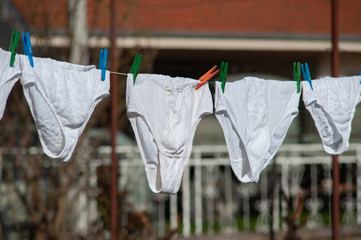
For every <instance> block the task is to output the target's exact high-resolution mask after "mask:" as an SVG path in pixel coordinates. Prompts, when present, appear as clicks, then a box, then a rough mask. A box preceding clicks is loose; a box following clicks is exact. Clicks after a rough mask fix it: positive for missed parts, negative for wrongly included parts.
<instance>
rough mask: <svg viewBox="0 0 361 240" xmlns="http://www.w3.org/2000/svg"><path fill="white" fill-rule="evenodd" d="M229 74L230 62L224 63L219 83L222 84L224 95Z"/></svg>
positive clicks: (220, 71)
mask: <svg viewBox="0 0 361 240" xmlns="http://www.w3.org/2000/svg"><path fill="white" fill-rule="evenodd" d="M227 72H228V62H223V61H222V64H221V69H220V70H219V78H218V81H219V82H221V83H222V84H221V87H222V92H223V93H224V87H225V86H226V81H227Z"/></svg>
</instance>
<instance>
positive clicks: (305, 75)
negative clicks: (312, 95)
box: [301, 63, 313, 91]
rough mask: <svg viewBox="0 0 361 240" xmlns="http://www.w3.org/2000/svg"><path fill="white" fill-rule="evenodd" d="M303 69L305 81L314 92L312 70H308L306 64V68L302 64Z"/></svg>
mask: <svg viewBox="0 0 361 240" xmlns="http://www.w3.org/2000/svg"><path fill="white" fill-rule="evenodd" d="M301 69H302V76H303V80H306V81H307V82H308V83H309V84H310V87H311V90H312V91H313V87H312V82H311V74H310V70H309V69H308V64H307V63H305V67H303V64H301Z"/></svg>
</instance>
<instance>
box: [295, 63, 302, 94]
mask: <svg viewBox="0 0 361 240" xmlns="http://www.w3.org/2000/svg"><path fill="white" fill-rule="evenodd" d="M293 80H295V81H296V82H297V93H300V92H301V65H300V62H297V63H296V62H294V63H293Z"/></svg>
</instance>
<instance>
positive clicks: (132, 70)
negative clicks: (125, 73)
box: [130, 53, 143, 84]
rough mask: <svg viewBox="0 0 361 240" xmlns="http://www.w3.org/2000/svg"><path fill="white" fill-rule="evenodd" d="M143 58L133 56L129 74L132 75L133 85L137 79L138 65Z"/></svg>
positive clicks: (138, 55) (139, 55)
mask: <svg viewBox="0 0 361 240" xmlns="http://www.w3.org/2000/svg"><path fill="white" fill-rule="evenodd" d="M142 58H143V56H142V55H141V54H139V53H137V55H135V58H134V61H133V64H132V67H131V68H130V73H131V74H133V84H135V79H136V78H137V75H138V71H139V68H140V64H141V63H142Z"/></svg>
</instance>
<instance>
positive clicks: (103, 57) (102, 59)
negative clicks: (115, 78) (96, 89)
mask: <svg viewBox="0 0 361 240" xmlns="http://www.w3.org/2000/svg"><path fill="white" fill-rule="evenodd" d="M107 57H108V50H107V49H106V48H104V50H103V49H100V56H99V66H98V68H99V69H100V70H101V71H102V76H101V80H102V81H104V80H105V71H106V70H107Z"/></svg>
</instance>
